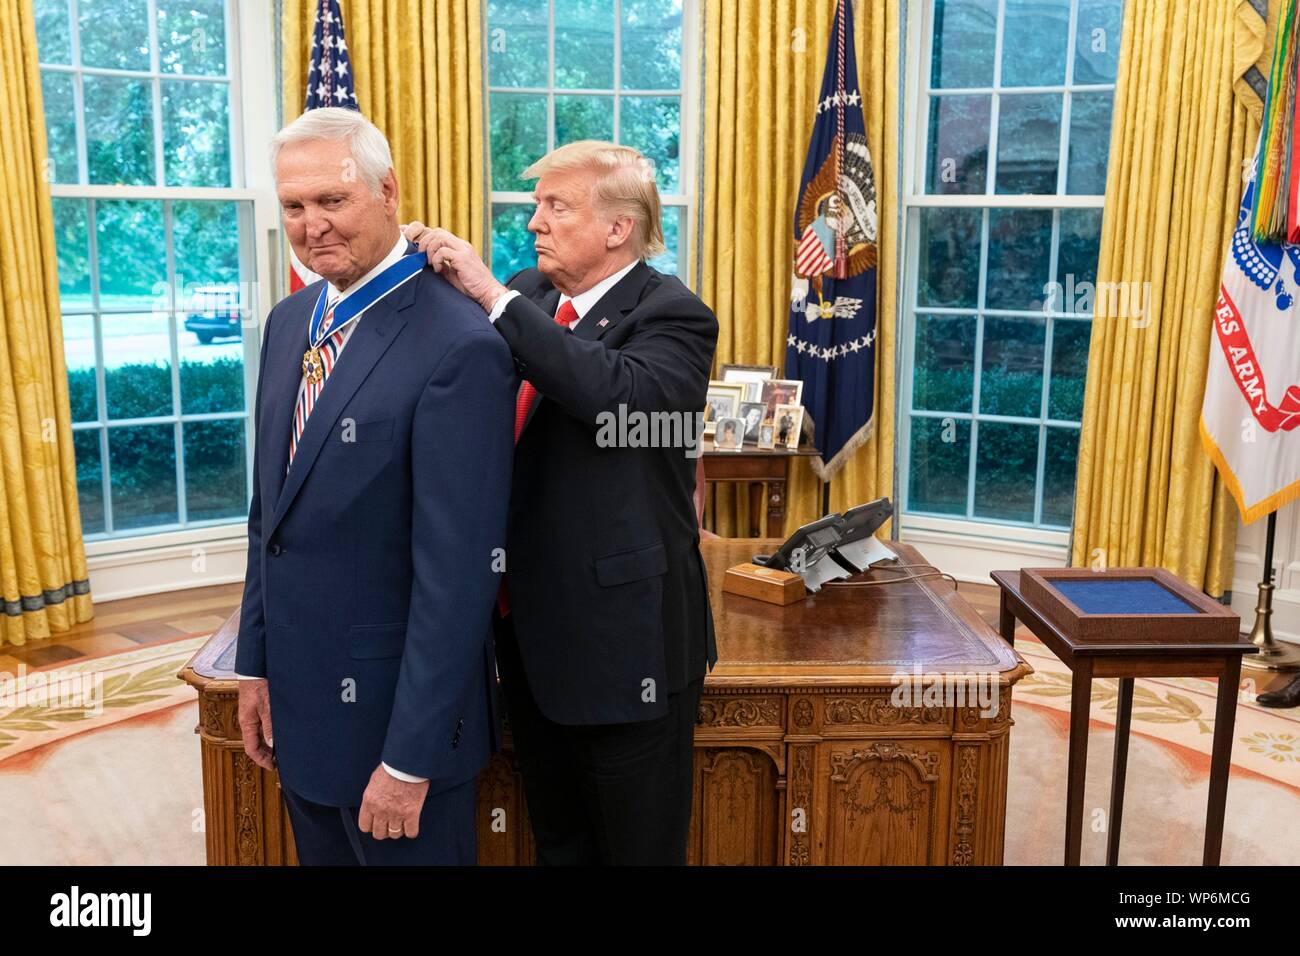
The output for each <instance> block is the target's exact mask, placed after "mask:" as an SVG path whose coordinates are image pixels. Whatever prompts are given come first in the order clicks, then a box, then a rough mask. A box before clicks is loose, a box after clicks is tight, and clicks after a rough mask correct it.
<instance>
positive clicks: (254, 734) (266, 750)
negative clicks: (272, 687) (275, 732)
mask: <svg viewBox="0 0 1300 956" xmlns="http://www.w3.org/2000/svg"><path fill="white" fill-rule="evenodd" d="M239 733H240V735H241V736H242V737H243V738H244V753H246V754H248V756H249V757H250V758H251V759H252V761H253V763H255V764H257V765H258V766H259V767H265V768H266V769H267V770H274V769H275V755H274V754H272V753H271V747H273V746H274V745H275V738H274V737H273V736H272V735H271V695H270V692H269V691H268V690H267V683H266V679H265V678H262V679H260V680H241V681H240V682H239Z"/></svg>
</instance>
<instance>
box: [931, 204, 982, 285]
mask: <svg viewBox="0 0 1300 956" xmlns="http://www.w3.org/2000/svg"><path fill="white" fill-rule="evenodd" d="M919 216H920V220H921V232H920V236H921V238H920V243H919V251H918V253H917V258H918V262H917V290H916V298H917V303H918V304H919V305H922V306H927V305H930V306H935V305H937V306H956V307H961V308H968V309H973V308H975V307H976V306H977V305H978V302H977V299H978V298H979V285H980V229H981V227H982V223H983V217H984V212H983V210H980V209H922V210H920V212H919Z"/></svg>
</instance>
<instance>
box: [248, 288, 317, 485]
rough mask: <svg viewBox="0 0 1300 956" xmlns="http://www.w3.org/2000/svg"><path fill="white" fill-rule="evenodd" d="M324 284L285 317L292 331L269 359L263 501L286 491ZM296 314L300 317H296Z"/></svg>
mask: <svg viewBox="0 0 1300 956" xmlns="http://www.w3.org/2000/svg"><path fill="white" fill-rule="evenodd" d="M324 288H325V283H324V282H317V283H315V284H313V285H311V286H309V287H308V290H309V291H310V292H312V293H313V294H312V295H305V296H303V297H302V302H303V303H304V304H303V307H302V308H299V309H296V310H295V311H294V312H293V313H289V314H287V315H285V317H284V321H285V322H287V323H288V328H287V329H286V330H285V331H284V332H283V333H282V334H281V335H280V336H279V343H278V344H277V345H276V347H275V350H274V351H273V352H272V353H271V354H268V355H267V357H266V368H265V369H264V370H263V374H264V375H265V376H266V382H265V388H266V391H265V393H264V394H263V396H262V397H263V399H264V401H265V402H266V403H267V408H268V409H270V414H269V415H268V417H267V422H268V423H267V427H266V434H265V435H262V436H261V442H262V447H263V450H264V451H265V454H264V455H263V456H262V460H263V461H264V462H265V463H266V464H265V465H264V466H263V467H262V468H261V471H262V474H263V476H264V477H263V479H262V500H263V501H266V502H275V501H279V500H280V491H281V489H283V488H284V477H285V467H284V466H285V465H287V464H288V462H289V438H290V436H291V434H292V432H291V430H292V428H293V411H294V407H295V406H296V405H297V404H298V385H299V384H300V383H301V382H302V356H303V353H304V352H306V351H307V324H308V322H310V321H311V314H312V310H313V309H315V308H316V300H317V298H318V297H319V296H320V294H321V290H323V289H324ZM295 313H296V314H295Z"/></svg>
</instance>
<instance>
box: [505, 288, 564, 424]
mask: <svg viewBox="0 0 1300 956" xmlns="http://www.w3.org/2000/svg"><path fill="white" fill-rule="evenodd" d="M577 320H578V310H577V309H575V308H574V307H573V300H572V299H567V300H566V301H565V303H564V305H562V306H560V308H559V310H558V311H556V313H555V324H556V325H563V326H565V327H566V328H567V327H568V326H569V324H570V323H571V322H576V321H577ZM536 400H537V389H535V388H533V386H532V383H530V382H524V384H523V385H521V386H519V394H518V395H517V396H516V397H515V442H516V443H518V441H519V433H520V432H522V431H523V430H524V422H526V421H528V411H529V409H531V408H532V407H533V402H535V401H536Z"/></svg>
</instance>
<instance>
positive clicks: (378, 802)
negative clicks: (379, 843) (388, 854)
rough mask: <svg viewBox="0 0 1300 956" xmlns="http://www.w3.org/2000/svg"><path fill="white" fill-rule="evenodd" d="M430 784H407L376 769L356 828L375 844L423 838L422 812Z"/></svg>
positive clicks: (421, 782) (363, 801)
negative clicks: (375, 841) (421, 829)
mask: <svg viewBox="0 0 1300 956" xmlns="http://www.w3.org/2000/svg"><path fill="white" fill-rule="evenodd" d="M428 792H429V781H427V780H422V781H420V782H419V783H407V782H406V781H405V780H398V779H397V778H396V777H394V776H393V775H392V774H391V773H389V772H388V771H387V770H385V769H384V768H383V767H382V766H379V767H376V768H375V772H374V773H372V774H371V775H370V783H368V784H367V785H366V792H365V795H364V796H362V798H361V812H360V813H359V814H358V815H357V826H358V827H360V829H361V832H362V833H369V834H370V835H371V836H373V837H374V838H375V839H376V840H400V839H401V838H402V837H412V838H414V837H417V836H419V835H420V809H421V808H422V807H423V806H424V796H425V794H427V793H428Z"/></svg>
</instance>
